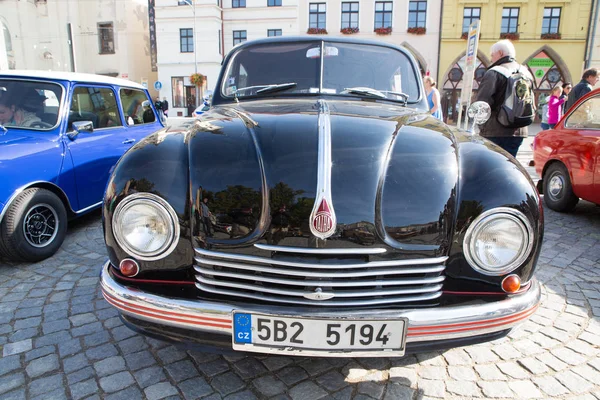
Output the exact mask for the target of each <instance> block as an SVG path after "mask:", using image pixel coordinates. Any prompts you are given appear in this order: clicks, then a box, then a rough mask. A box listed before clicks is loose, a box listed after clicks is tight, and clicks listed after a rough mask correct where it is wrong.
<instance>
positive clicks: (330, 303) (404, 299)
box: [196, 283, 442, 307]
mask: <svg viewBox="0 0 600 400" xmlns="http://www.w3.org/2000/svg"><path fill="white" fill-rule="evenodd" d="M196 287H197V288H198V289H200V290H202V291H204V292H208V293H215V294H219V295H225V296H232V297H244V298H248V299H255V300H261V301H268V302H272V303H283V304H294V305H308V306H321V307H336V306H343V307H348V306H376V305H382V304H394V303H410V302H421V301H427V300H434V299H437V298H438V297H440V296H441V295H442V292H441V291H438V292H434V293H427V294H422V295H417V296H400V297H386V298H376V299H360V300H342V301H336V300H325V301H310V300H306V299H304V298H296V297H292V298H286V297H279V296H277V297H276V296H268V295H262V294H258V293H248V292H240V291H233V290H227V289H221V288H214V287H212V286H207V285H203V284H201V283H196Z"/></svg>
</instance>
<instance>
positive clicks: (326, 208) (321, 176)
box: [309, 100, 337, 239]
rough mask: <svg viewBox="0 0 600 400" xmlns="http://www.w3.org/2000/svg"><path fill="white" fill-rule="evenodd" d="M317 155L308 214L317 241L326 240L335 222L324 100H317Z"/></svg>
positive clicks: (328, 116) (329, 148)
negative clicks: (312, 201)
mask: <svg viewBox="0 0 600 400" xmlns="http://www.w3.org/2000/svg"><path fill="white" fill-rule="evenodd" d="M318 108H319V155H318V165H317V192H316V193H317V196H316V200H315V205H314V206H313V210H312V212H311V213H310V223H309V225H310V231H311V233H312V234H313V235H314V236H316V237H318V238H319V239H327V238H328V237H330V236H331V235H333V233H334V232H335V229H336V224H337V220H336V218H335V211H334V209H333V203H332V202H331V165H332V162H331V118H330V115H329V106H328V105H327V102H326V101H325V100H319V102H318Z"/></svg>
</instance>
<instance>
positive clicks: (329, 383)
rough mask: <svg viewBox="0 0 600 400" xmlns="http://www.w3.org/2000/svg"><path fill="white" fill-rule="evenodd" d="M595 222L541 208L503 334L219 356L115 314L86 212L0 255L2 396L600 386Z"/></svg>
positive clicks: (516, 391) (599, 247)
mask: <svg viewBox="0 0 600 400" xmlns="http://www.w3.org/2000/svg"><path fill="white" fill-rule="evenodd" d="M522 161H525V160H522ZM599 228H600V207H596V206H595V205H593V204H590V203H587V202H582V203H580V204H579V205H578V207H577V209H576V210H575V212H573V213H572V214H567V215H563V214H558V213H555V212H552V211H549V210H546V233H545V243H544V247H543V251H542V256H541V258H540V263H539V264H540V265H539V269H538V273H537V277H538V279H539V280H540V281H541V282H542V285H543V302H542V305H541V308H540V309H539V310H538V312H537V313H536V314H535V315H534V316H533V317H532V318H531V319H530V320H529V321H528V322H527V323H525V324H523V325H521V327H520V328H518V329H517V330H514V331H513V332H512V333H511V334H510V335H509V336H508V337H506V338H503V339H501V340H497V341H495V342H491V343H486V344H481V345H476V346H470V347H465V348H458V349H453V350H449V351H446V352H434V353H430V354H421V355H418V356H416V357H415V356H409V357H406V358H401V359H377V358H371V359H325V358H290V357H260V356H259V357H256V356H244V355H235V356H220V355H217V354H208V353H199V352H184V351H181V350H178V349H176V348H175V347H173V346H171V345H170V344H167V343H163V342H159V341H156V340H152V339H147V338H145V337H143V336H140V335H137V334H135V333H134V332H132V331H131V330H129V329H128V328H126V327H125V326H123V324H122V323H121V321H120V320H119V318H118V317H117V312H116V311H115V310H114V309H113V308H112V307H110V306H109V305H108V304H107V303H106V301H104V300H103V299H102V296H101V294H100V291H99V287H98V274H99V271H100V267H101V264H102V262H103V260H104V258H105V256H104V253H105V251H104V246H103V241H102V227H101V223H100V218H99V213H94V214H92V215H90V216H87V217H84V218H83V219H80V220H78V221H75V222H74V223H72V224H71V225H70V226H69V236H68V238H67V240H66V241H65V243H64V245H63V247H62V249H61V250H60V252H59V253H57V254H56V255H55V256H54V257H52V258H51V259H49V260H46V261H44V262H40V263H37V264H31V265H28V264H15V265H12V264H9V263H7V262H3V261H0V356H1V357H0V399H22V398H31V399H44V400H46V399H62V398H68V399H84V398H86V399H87V398H89V399H97V398H106V399H126V400H134V399H138V398H147V399H162V398H172V399H180V398H185V399H196V398H206V399H220V398H226V399H254V398H276V399H289V398H291V399H294V400H298V399H306V400H314V399H319V398H334V399H346V398H355V399H369V398H374V399H429V398H432V399H433V398H436V399H437V398H448V399H452V398H460V399H468V398H518V399H520V398H557V399H600V357H599V353H600V322H599V318H600V229H599Z"/></svg>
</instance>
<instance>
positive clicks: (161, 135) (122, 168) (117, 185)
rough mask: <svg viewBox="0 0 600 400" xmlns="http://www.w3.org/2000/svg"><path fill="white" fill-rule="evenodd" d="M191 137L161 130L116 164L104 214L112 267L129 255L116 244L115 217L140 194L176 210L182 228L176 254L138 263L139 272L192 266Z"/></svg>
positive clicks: (106, 194) (110, 180)
mask: <svg viewBox="0 0 600 400" xmlns="http://www.w3.org/2000/svg"><path fill="white" fill-rule="evenodd" d="M188 137H189V133H188V132H170V131H169V129H161V130H159V131H157V132H155V133H153V134H151V135H150V136H148V137H146V138H145V139H144V140H142V141H141V142H140V143H138V144H136V145H135V146H133V147H132V148H131V149H130V150H129V151H128V152H127V153H126V154H125V155H124V156H123V157H122V158H121V160H120V161H119V162H118V163H117V165H116V167H115V169H114V171H113V174H112V175H111V177H110V179H109V181H108V186H107V188H106V193H105V197H104V204H103V213H102V221H103V227H104V238H105V241H106V246H107V250H108V255H109V258H110V261H111V263H112V264H113V265H119V262H120V260H122V259H123V258H126V257H130V256H129V254H127V253H126V252H125V251H123V249H121V247H120V246H119V245H118V244H117V243H116V241H115V238H114V236H113V231H112V216H113V213H114V210H115V208H116V207H117V205H118V204H119V203H120V202H121V201H122V200H123V199H124V198H125V197H126V196H128V195H130V194H133V193H137V192H147V193H153V194H155V195H157V196H160V197H161V198H163V199H165V200H166V201H167V202H168V203H169V204H170V205H171V206H172V207H173V209H174V210H175V213H176V214H177V217H178V220H179V226H180V237H179V243H178V244H177V246H176V247H175V249H174V250H173V253H171V254H170V255H169V257H164V258H161V259H159V260H156V261H141V260H137V261H138V262H139V265H140V269H141V270H142V271H143V270H146V271H148V270H157V269H163V270H176V269H180V268H183V267H189V266H190V265H191V264H192V260H193V254H194V252H193V248H192V245H191V236H190V209H191V207H190V206H189V204H190V203H189V201H190V190H189V166H188V165H189V164H188V151H187V138H188Z"/></svg>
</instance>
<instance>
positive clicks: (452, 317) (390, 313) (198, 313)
mask: <svg viewBox="0 0 600 400" xmlns="http://www.w3.org/2000/svg"><path fill="white" fill-rule="evenodd" d="M109 268H112V267H111V266H110V262H108V261H107V262H106V263H105V264H104V266H103V268H102V272H101V274H100V286H101V288H102V292H103V294H104V295H105V296H106V295H107V294H108V295H110V296H112V298H113V299H116V300H117V301H118V302H120V303H123V304H126V305H128V306H129V307H130V308H129V310H128V311H127V310H126V311H123V309H122V308H120V311H121V312H122V313H124V314H128V315H131V316H133V317H135V318H139V319H142V320H145V321H150V322H155V323H160V324H162V325H169V326H174V327H180V328H186V329H193V330H195V331H197V332H212V333H218V334H224V335H228V336H231V335H232V334H233V330H232V328H231V327H228V328H225V327H221V326H214V325H217V324H213V325H209V324H204V325H202V326H199V325H197V324H196V325H193V324H191V323H189V322H185V319H184V318H182V320H183V321H180V320H177V321H175V320H173V319H163V318H164V317H161V316H159V315H169V314H171V313H173V314H174V313H176V314H178V315H186V316H187V317H186V318H188V319H190V318H196V319H211V318H212V319H214V318H220V319H223V320H228V321H231V318H232V313H233V311H234V310H235V309H236V307H235V306H233V305H231V304H227V303H226V302H225V301H222V302H220V303H218V302H215V301H205V300H202V299H198V300H195V301H190V300H183V299H175V298H169V297H163V296H157V295H154V294H150V293H146V292H143V291H142V290H140V289H138V288H131V289H130V288H129V287H128V286H127V285H125V284H122V283H119V282H117V281H116V280H115V279H114V278H113V277H112V276H111V274H110V272H109ZM540 300H541V290H540V285H539V283H538V282H537V280H535V279H533V280H532V283H531V288H530V289H529V290H528V291H526V292H524V293H522V294H518V295H513V296H507V297H506V298H505V299H503V300H500V301H494V302H490V303H487V302H486V303H480V304H469V305H464V306H443V307H442V306H436V307H430V308H417V309H385V310H376V309H371V310H339V311H332V310H319V309H318V308H315V309H313V311H312V312H311V314H310V315H306V312H298V311H295V308H294V307H286V308H285V309H284V308H282V307H278V306H260V305H253V306H250V305H246V306H245V307H244V311H247V312H255V313H262V314H271V315H277V314H281V315H284V314H285V315H287V316H292V317H293V316H303V317H306V318H318V317H323V318H333V319H335V318H346V319H347V318H356V319H361V318H362V319H369V318H371V319H386V318H388V319H398V318H407V319H408V335H407V338H406V342H407V343H411V342H420V341H431V340H446V339H457V338H467V337H471V336H476V335H481V334H484V333H489V332H498V331H502V330H505V329H509V328H511V327H513V326H515V325H517V324H518V323H520V322H522V321H523V320H521V319H519V320H517V321H514V318H513V317H514V316H516V315H518V314H520V313H524V312H526V311H527V310H534V309H535V307H537V305H538V304H539V303H540ZM292 304H299V303H298V301H296V300H294V301H293V302H292ZM311 305H314V303H311ZM142 306H143V307H147V308H149V309H151V310H153V312H154V313H155V314H156V315H146V314H139V313H137V312H136V311H134V309H135V308H139V307H142ZM493 320H506V321H505V322H499V323H494V324H493V325H494V326H490V325H492V324H491V321H493ZM229 323H231V322H229ZM223 324H224V323H221V324H220V325H223ZM444 324H462V325H464V326H473V328H472V329H467V330H456V331H455V332H444V333H440V334H438V335H435V336H432V335H419V334H418V331H419V329H431V330H435V329H438V328H439V327H440V326H443V325H444ZM225 325H227V324H225ZM477 325H479V326H480V327H479V328H478V327H477ZM436 327H438V328H436ZM264 352H265V353H273V354H276V353H279V351H277V350H270V349H264ZM286 354H289V355H291V354H299V355H315V356H320V357H325V356H328V355H329V356H335V355H336V354H330V353H326V352H318V353H315V354H312V353H309V352H306V351H298V352H293V351H288V352H286ZM337 355H338V356H343V357H352V356H359V355H362V354H361V353H360V352H347V353H337ZM368 356H370V357H375V356H380V357H389V356H390V353H388V352H382V353H371V354H369V355H368Z"/></svg>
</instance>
